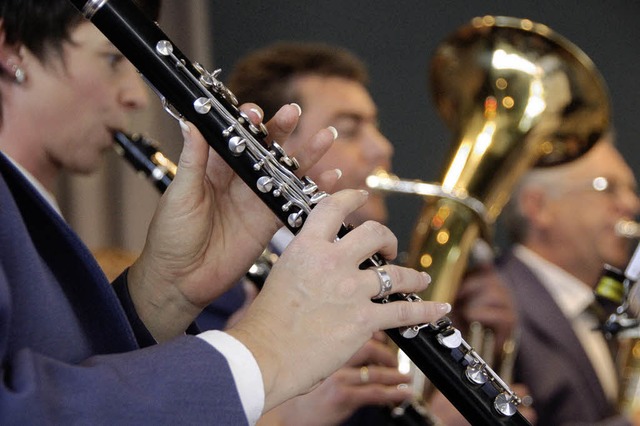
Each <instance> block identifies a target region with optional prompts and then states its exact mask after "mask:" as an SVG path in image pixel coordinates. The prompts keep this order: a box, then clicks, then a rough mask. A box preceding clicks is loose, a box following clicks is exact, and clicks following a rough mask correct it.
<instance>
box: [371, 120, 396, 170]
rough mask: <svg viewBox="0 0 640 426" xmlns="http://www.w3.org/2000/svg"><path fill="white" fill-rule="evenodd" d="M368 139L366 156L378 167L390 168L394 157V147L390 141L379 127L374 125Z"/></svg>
mask: <svg viewBox="0 0 640 426" xmlns="http://www.w3.org/2000/svg"><path fill="white" fill-rule="evenodd" d="M367 139H368V143H367V144H366V149H365V151H366V153H365V155H366V156H367V157H368V158H369V159H370V160H371V161H372V162H374V163H375V164H376V165H378V166H383V167H387V168H388V167H389V166H390V165H391V157H393V145H392V144H391V142H389V139H387V138H386V136H384V135H383V134H382V133H381V132H380V129H378V127H377V126H373V125H372V126H371V128H370V130H369V132H368V138H367Z"/></svg>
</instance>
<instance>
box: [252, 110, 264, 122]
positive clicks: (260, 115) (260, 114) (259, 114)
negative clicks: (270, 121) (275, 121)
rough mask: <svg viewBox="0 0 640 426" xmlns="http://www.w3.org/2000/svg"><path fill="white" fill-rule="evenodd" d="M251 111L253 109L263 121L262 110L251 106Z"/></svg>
mask: <svg viewBox="0 0 640 426" xmlns="http://www.w3.org/2000/svg"><path fill="white" fill-rule="evenodd" d="M249 111H253V112H254V113H255V114H256V115H257V116H258V117H259V118H260V120H261V121H262V113H261V112H260V110H259V109H258V108H250V109H249Z"/></svg>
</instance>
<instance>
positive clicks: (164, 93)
mask: <svg viewBox="0 0 640 426" xmlns="http://www.w3.org/2000/svg"><path fill="white" fill-rule="evenodd" d="M71 2H72V3H73V4H74V5H75V6H76V7H77V8H78V9H79V10H80V11H82V13H83V14H84V15H85V16H86V17H87V18H88V19H90V20H91V21H92V22H93V23H94V24H95V25H96V27H98V29H100V30H101V31H102V32H103V33H104V34H105V36H106V37H107V38H108V39H109V40H110V41H111V42H112V43H113V44H114V45H115V46H116V47H117V48H118V49H119V50H120V51H121V52H122V53H123V54H124V55H125V56H126V57H127V58H128V59H129V60H130V61H131V62H132V63H133V65H134V66H135V67H136V68H137V69H138V70H139V71H140V73H141V74H142V75H143V76H144V78H145V79H146V80H147V82H148V83H149V84H150V85H151V86H152V87H153V89H154V90H155V91H156V93H157V94H158V95H159V96H160V98H161V100H162V102H163V104H164V107H165V109H166V110H167V112H168V113H169V114H171V115H172V116H173V117H174V118H177V119H183V118H184V119H186V120H188V121H190V122H192V123H193V124H194V125H195V126H196V127H197V128H198V129H199V130H200V132H201V133H202V134H203V136H204V137H205V139H206V140H207V142H208V143H209V145H210V146H211V147H212V148H213V149H214V150H215V151H216V152H217V153H218V154H219V155H220V156H221V157H222V158H223V159H224V160H225V161H226V162H227V163H228V164H229V166H230V167H231V168H232V169H233V170H234V171H235V172H236V173H237V174H238V175H239V176H240V177H241V178H242V179H243V180H244V181H245V182H246V183H247V185H249V187H250V188H252V190H253V191H254V192H255V193H256V194H257V195H258V196H259V197H260V198H261V200H262V201H263V202H264V203H266V204H267V205H268V206H269V208H270V209H271V210H272V211H273V212H274V213H275V214H276V215H277V216H278V217H279V218H280V219H281V220H282V222H283V223H284V224H285V225H286V226H287V227H288V228H289V229H291V230H292V231H293V232H294V233H296V232H297V231H298V230H299V229H300V227H301V226H302V224H303V223H304V221H305V220H306V217H307V216H308V214H309V212H310V211H311V209H312V208H313V206H314V205H315V204H317V202H318V201H319V200H320V199H322V198H323V197H324V196H326V194H324V193H323V192H320V191H318V190H317V187H316V185H315V184H314V183H313V181H311V180H310V179H309V178H307V177H302V178H298V177H297V176H296V175H295V174H294V171H295V169H296V168H297V162H296V161H295V159H294V158H291V157H288V156H287V155H286V153H285V152H284V150H282V149H281V148H280V146H279V145H278V144H277V143H271V144H267V143H266V142H265V138H266V136H267V133H266V129H265V128H264V126H260V127H258V126H254V125H252V124H251V123H250V122H249V121H248V119H247V118H246V116H244V114H243V113H241V112H240V111H239V109H238V108H237V101H236V99H235V96H233V94H232V93H231V92H230V91H229V90H228V89H227V88H226V87H225V86H224V85H223V84H222V83H221V82H220V81H219V80H218V79H217V76H218V72H219V71H216V72H214V73H210V72H208V71H207V70H205V69H204V68H203V67H202V66H201V65H199V64H197V63H192V62H191V61H190V60H188V59H187V58H186V57H185V55H184V54H182V52H180V51H179V50H178V49H177V47H176V46H175V45H174V44H173V43H172V42H171V40H170V39H169V38H168V37H167V36H166V35H165V34H164V33H163V32H162V31H161V29H160V28H159V27H158V26H157V25H156V24H155V23H154V22H152V21H151V20H150V19H149V18H147V17H146V16H145V15H144V13H142V12H141V11H140V10H139V9H138V8H137V7H136V6H135V4H133V3H132V2H131V0H90V1H87V0H71ZM348 231H349V230H348V227H346V226H343V227H342V229H341V230H340V232H339V233H338V237H341V236H343V235H345V234H346V233H347V232H348ZM385 263H386V262H385V261H384V259H383V258H382V257H381V256H379V255H374V256H372V257H371V258H369V259H368V260H366V261H365V262H364V263H363V264H362V265H361V268H363V269H364V268H368V267H372V266H381V265H384V264H385ZM398 300H408V301H411V302H415V303H420V302H421V299H420V298H419V297H418V296H416V295H412V294H394V295H391V296H389V297H387V298H385V299H382V300H379V302H381V303H393V302H394V301H398ZM387 333H388V334H389V336H390V337H391V338H392V339H393V340H394V342H395V343H396V344H397V345H398V347H399V348H400V349H402V350H403V351H404V352H405V353H406V354H407V355H408V356H409V357H410V358H411V359H412V361H413V362H414V363H415V364H416V365H417V366H418V367H419V368H420V369H421V370H422V371H423V372H424V373H425V375H426V376H427V377H428V378H429V380H430V381H431V382H432V383H433V384H434V385H435V386H436V387H437V388H438V389H439V390H440V391H441V392H442V393H443V394H444V395H445V396H446V397H447V398H448V399H449V400H450V401H451V402H452V404H453V405H454V406H455V407H456V408H457V409H458V410H459V411H460V413H461V414H462V415H464V417H465V418H466V419H467V420H468V421H469V422H470V423H472V424H473V425H479V426H482V425H487V426H488V425H529V422H528V421H527V420H526V419H525V418H524V417H523V416H522V415H521V414H520V413H519V412H518V411H517V405H518V404H519V403H520V399H519V398H518V397H517V395H515V393H514V392H513V391H511V390H510V389H509V387H508V386H507V384H505V383H504V382H503V381H502V380H501V379H500V378H499V377H498V376H497V375H496V374H495V373H494V372H493V371H492V370H491V369H490V368H489V367H488V366H487V364H486V363H485V362H484V361H483V360H482V359H481V358H480V356H479V355H478V354H477V353H476V352H475V351H474V350H473V349H472V348H471V347H470V346H469V345H468V344H467V343H466V342H465V341H464V339H462V337H461V336H460V332H459V331H458V330H457V329H455V328H454V327H452V326H451V323H450V321H449V320H448V319H446V318H444V319H441V320H440V321H438V322H437V323H434V324H420V325H416V326H414V327H404V328H401V329H394V330H388V331H387Z"/></svg>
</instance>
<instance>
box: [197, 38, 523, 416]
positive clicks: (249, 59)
mask: <svg viewBox="0 0 640 426" xmlns="http://www.w3.org/2000/svg"><path fill="white" fill-rule="evenodd" d="M367 83H368V72H367V69H366V67H365V65H364V64H363V63H362V62H361V61H360V59H359V58H357V57H356V56H355V55H354V54H353V53H351V52H349V51H347V50H345V49H342V48H339V47H337V46H331V45H325V44H321V43H297V42H280V43H275V44H273V45H270V46H266V47H264V48H262V49H259V50H256V51H254V52H252V53H249V54H248V55H247V56H245V57H244V58H242V59H240V60H239V61H238V62H237V63H236V65H235V67H234V69H233V70H232V72H231V74H230V76H229V80H228V86H229V87H230V89H231V90H232V91H233V92H234V94H235V95H236V96H238V98H239V99H240V100H241V101H244V102H255V103H257V104H259V105H261V106H262V107H263V109H264V111H265V117H269V116H271V115H272V114H274V113H275V111H276V110H277V105H278V104H279V103H282V102H284V103H289V102H296V103H298V104H299V105H301V107H302V109H303V111H304V114H303V116H302V117H301V120H300V124H299V126H298V127H297V128H296V130H295V131H294V133H293V134H292V135H291V138H290V139H289V143H290V144H291V146H295V145H296V144H298V143H301V142H302V141H304V140H305V139H306V138H308V137H309V136H310V135H312V134H313V133H314V132H316V131H317V130H318V129H321V128H323V127H326V126H329V125H331V126H334V127H335V128H336V129H337V130H338V134H339V136H338V138H337V139H336V142H335V143H334V145H333V146H332V147H331V148H330V149H329V151H328V152H327V153H326V154H325V155H324V156H323V157H322V158H321V159H320V160H319V161H318V162H317V163H316V165H315V166H314V167H312V168H311V169H310V170H309V175H310V176H311V177H312V178H314V177H316V176H319V175H320V173H322V172H326V171H329V170H334V169H338V170H340V172H341V177H340V179H339V180H338V183H337V184H336V187H337V188H339V189H342V188H361V189H364V188H366V183H365V179H366V177H367V176H369V175H370V174H372V173H373V171H374V170H375V169H376V168H383V169H385V170H389V168H390V166H391V158H392V155H393V146H392V145H391V143H390V142H389V140H388V139H387V138H386V137H385V136H384V135H383V134H382V133H381V131H380V129H379V127H378V109H377V106H376V104H375V102H374V101H373V99H372V97H371V95H370V93H369V91H368V89H367ZM371 219H373V220H376V221H386V220H387V208H386V200H385V199H384V197H383V196H382V195H380V194H375V195H374V194H372V195H371V196H370V197H369V199H368V202H367V203H366V204H365V205H364V206H363V207H362V208H360V209H358V210H357V211H355V212H354V213H353V214H352V215H350V216H349V217H348V221H349V222H350V223H353V224H360V223H363V222H364V221H366V220H371ZM286 234H288V231H286V230H283V231H281V232H279V233H277V234H276V238H275V239H274V240H273V241H272V248H274V249H276V250H277V249H281V248H282V247H284V246H286V243H287V241H288V239H287V237H286ZM241 289H242V287H241V286H238V287H237V291H238V292H240V290H241ZM229 298H231V296H229ZM501 301H504V299H501V294H498V295H497V297H496V299H495V302H494V301H493V300H492V301H491V302H492V304H493V306H490V307H489V308H487V305H484V307H478V306H475V305H473V306H472V305H471V304H468V306H467V308H468V309H467V308H465V309H464V311H465V312H466V313H468V315H470V317H471V318H476V319H478V315H486V316H487V317H489V318H491V320H492V321H494V323H495V324H496V325H504V326H505V327H510V326H511V325H512V324H513V316H512V315H513V312H512V310H511V309H510V305H506V307H505V305H503V304H501V303H500V302H501ZM229 306H230V305H229V303H228V299H227V300H222V303H219V302H218V301H216V302H215V303H214V304H213V305H212V306H210V307H208V308H207V310H205V311H204V313H203V316H204V317H203V316H201V317H200V318H199V320H206V318H207V316H208V317H209V318H211V316H214V315H215V316H217V317H218V318H220V315H219V314H220V312H224V311H225V309H228V307H229ZM216 314H217V315H216ZM483 323H485V324H486V322H484V321H483ZM370 343H374V344H375V346H376V347H378V348H380V349H379V350H378V353H379V354H381V355H378V356H377V358H378V359H375V358H373V357H371V356H369V357H359V358H355V359H353V360H352V362H350V363H348V364H347V365H346V366H345V367H344V368H342V369H341V370H340V371H339V372H338V373H336V374H334V375H333V376H332V377H331V378H330V379H329V380H327V381H325V382H324V383H323V384H322V385H321V386H320V387H319V388H318V389H316V390H315V391H314V392H311V393H310V394H308V395H306V396H304V397H302V398H295V399H293V400H291V401H289V402H288V403H287V404H285V406H282V407H279V408H278V409H277V410H274V411H272V412H271V413H269V414H268V415H267V416H266V417H265V418H263V419H262V422H263V423H264V424H272V423H276V424H297V423H298V422H299V421H300V419H302V418H304V419H305V423H306V424H315V423H317V424H338V423H340V422H343V421H346V422H347V423H348V424H383V423H384V421H386V419H385V415H386V414H387V413H388V411H387V412H385V411H384V410H383V409H380V408H375V407H372V406H368V407H366V409H363V410H360V411H358V412H357V413H356V415H355V416H353V417H351V418H350V419H348V418H349V416H350V415H352V414H353V413H354V412H356V410H357V409H359V408H360V407H363V406H365V405H368V404H379V406H380V407H385V406H389V405H393V404H397V403H398V402H400V401H402V400H405V399H407V398H409V397H410V395H411V394H410V393H409V391H408V390H405V389H402V388H401V389H398V388H397V384H398V383H399V380H403V381H405V382H406V381H407V380H408V378H407V377H402V376H398V373H397V368H396V361H395V354H393V353H391V351H390V349H389V348H388V347H384V348H383V347H382V345H381V344H380V343H379V342H375V341H374V342H370ZM383 350H384V352H382V351H383ZM385 353H386V355H384V357H382V354H385ZM372 364H373V365H372ZM363 371H366V372H368V375H367V377H366V380H363V379H362V374H361V373H362V372H363ZM445 410H447V411H449V410H452V408H450V406H447V407H446V408H445ZM454 411H455V410H454ZM347 419H348V420H347Z"/></svg>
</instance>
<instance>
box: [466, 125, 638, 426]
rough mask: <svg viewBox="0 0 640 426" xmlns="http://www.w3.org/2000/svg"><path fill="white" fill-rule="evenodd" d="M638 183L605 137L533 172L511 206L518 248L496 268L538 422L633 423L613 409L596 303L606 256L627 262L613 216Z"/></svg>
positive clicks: (612, 378) (612, 372) (628, 203)
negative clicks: (514, 320) (513, 311)
mask: <svg viewBox="0 0 640 426" xmlns="http://www.w3.org/2000/svg"><path fill="white" fill-rule="evenodd" d="M636 189H637V188H636V180H635V178H634V175H633V173H632V171H631V170H630V168H629V166H628V165H627V163H626V162H625V160H624V158H623V157H622V156H621V155H620V153H619V152H618V151H617V149H616V148H615V146H614V144H613V136H612V135H611V134H608V135H606V136H604V137H603V138H602V139H601V140H600V141H599V142H597V144H596V145H595V146H594V147H593V148H592V149H591V150H590V151H589V152H587V153H586V154H585V155H584V156H583V157H581V158H579V159H577V160H575V161H573V162H570V163H567V164H565V165H561V166H557V167H553V168H543V169H537V170H533V171H531V172H529V173H528V174H527V175H526V176H525V177H524V178H523V179H522V182H521V183H520V184H519V186H518V188H517V189H516V191H515V192H514V194H513V196H512V200H511V202H510V204H509V205H508V206H507V208H506V211H505V212H504V214H505V217H506V218H507V219H508V220H507V221H506V223H507V227H508V230H509V232H510V235H511V237H512V240H513V242H514V245H513V247H511V249H510V250H509V251H508V252H507V253H505V255H504V256H503V257H502V258H501V259H499V261H498V263H497V275H496V271H495V270H493V272H491V271H489V272H485V273H483V274H478V275H476V276H473V277H472V278H470V280H471V281H473V282H475V283H478V282H482V281H487V280H495V279H498V280H501V281H502V282H503V283H504V284H505V285H507V286H508V287H509V289H510V290H511V292H512V294H513V296H514V297H515V300H516V304H517V308H518V316H519V349H518V357H517V360H516V365H515V377H516V380H517V381H520V382H522V383H524V384H526V385H527V386H528V387H529V389H530V391H531V396H532V397H533V406H534V408H535V409H536V412H537V414H538V423H537V424H539V425H544V426H553V425H569V424H571V425H575V424H580V425H583V424H598V425H605V424H606V425H618V424H628V420H627V419H625V418H623V417H621V416H617V415H616V409H615V401H616V399H617V396H618V382H617V379H616V376H617V374H616V369H615V366H614V360H613V358H612V354H611V352H610V351H609V348H608V345H607V343H606V342H605V341H604V339H603V336H602V334H601V333H600V332H599V331H597V330H594V326H596V325H597V324H598V319H597V318H596V317H594V314H593V310H592V309H590V306H592V302H593V301H594V297H593V288H594V287H595V285H596V283H597V281H598V278H599V276H600V273H601V271H602V267H603V264H604V263H608V264H611V265H615V266H617V267H624V266H625V265H626V262H627V261H628V258H629V254H630V248H631V247H630V243H629V241H626V240H625V239H623V238H621V237H619V236H617V235H616V234H615V232H614V225H615V223H616V222H617V221H618V220H620V219H623V218H633V217H634V216H635V215H636V214H638V212H639V211H640V201H639V200H638V197H637V195H636Z"/></svg>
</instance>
